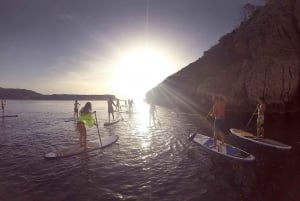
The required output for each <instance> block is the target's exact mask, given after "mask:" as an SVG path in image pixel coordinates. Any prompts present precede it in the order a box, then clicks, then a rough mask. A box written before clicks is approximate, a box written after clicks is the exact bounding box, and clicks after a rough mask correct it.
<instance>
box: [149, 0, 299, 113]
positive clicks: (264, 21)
mask: <svg viewBox="0 0 300 201" xmlns="http://www.w3.org/2000/svg"><path fill="white" fill-rule="evenodd" d="M299 75H300V0H284V1H282V0H270V1H269V2H268V3H267V4H266V5H265V6H264V7H262V8H259V9H258V10H256V11H255V12H254V13H253V14H252V16H251V17H250V18H249V20H247V21H245V22H242V23H241V24H240V26H239V27H238V28H237V29H235V30H234V31H232V32H231V33H229V34H227V35H225V36H223V37H222V38H221V39H220V40H219V43H218V44H217V45H215V46H213V47H212V48H210V49H209V50H208V51H206V52H205V53H204V55H203V57H202V58H200V59H199V60H197V61H195V62H194V63H191V64H190V65H188V66H187V67H185V68H183V69H182V70H180V71H179V72H177V73H175V74H173V75H171V76H170V77H168V78H167V79H166V80H164V81H163V82H162V83H161V84H160V85H158V86H157V87H155V88H153V89H152V90H151V91H149V92H148V93H147V99H148V100H154V101H156V102H157V103H158V104H162V105H171V106H176V107H181V108H182V107H183V108H185V109H188V110H201V108H203V106H207V105H208V104H209V102H210V95H211V94H214V93H217V94H222V95H224V96H225V97H226V98H227V102H228V105H229V108H231V109H235V110H240V111H245V110H247V111H248V110H249V111H251V110H253V107H254V105H255V104H256V101H255V100H256V98H258V97H264V98H265V101H266V103H267V105H268V111H280V112H286V111H299V108H300V101H299V99H300V98H299V97H300V93H299V92H300V91H299ZM251 108H252V109H251Z"/></svg>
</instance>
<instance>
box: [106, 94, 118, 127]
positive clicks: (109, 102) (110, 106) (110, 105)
mask: <svg viewBox="0 0 300 201" xmlns="http://www.w3.org/2000/svg"><path fill="white" fill-rule="evenodd" d="M113 105H114V106H116V104H115V103H114V101H113V99H112V97H109V99H108V100H107V112H108V122H110V114H111V115H112V118H113V120H115V116H114V108H113Z"/></svg>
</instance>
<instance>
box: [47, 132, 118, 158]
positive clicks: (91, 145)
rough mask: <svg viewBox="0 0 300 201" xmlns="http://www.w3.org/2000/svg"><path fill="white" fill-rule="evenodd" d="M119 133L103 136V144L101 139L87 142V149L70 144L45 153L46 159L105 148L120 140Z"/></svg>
mask: <svg viewBox="0 0 300 201" xmlns="http://www.w3.org/2000/svg"><path fill="white" fill-rule="evenodd" d="M118 138H119V137H118V136H117V135H111V136H106V137H102V138H101V142H102V146H101V144H100V141H99V140H97V141H90V142H87V149H86V150H85V149H84V147H80V145H79V144H76V145H73V146H70V147H68V148H65V149H62V150H57V151H51V152H49V153H46V154H45V155H44V158H46V159H55V158H61V157H67V156H73V155H77V154H81V153H85V152H90V151H93V150H96V149H102V148H105V147H107V146H109V145H111V144H113V143H115V142H116V141H117V140H118Z"/></svg>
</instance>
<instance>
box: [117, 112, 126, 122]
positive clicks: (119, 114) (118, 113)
mask: <svg viewBox="0 0 300 201" xmlns="http://www.w3.org/2000/svg"><path fill="white" fill-rule="evenodd" d="M117 112H118V114H119V116H120V117H121V121H123V120H124V118H123V116H122V115H121V113H120V112H119V111H117Z"/></svg>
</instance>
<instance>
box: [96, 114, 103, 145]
mask: <svg viewBox="0 0 300 201" xmlns="http://www.w3.org/2000/svg"><path fill="white" fill-rule="evenodd" d="M95 119H96V126H97V131H98V136H99V141H100V145H101V148H102V147H103V146H102V140H101V136H100V132H99V127H98V120H97V114H96V111H95Z"/></svg>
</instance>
